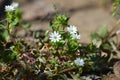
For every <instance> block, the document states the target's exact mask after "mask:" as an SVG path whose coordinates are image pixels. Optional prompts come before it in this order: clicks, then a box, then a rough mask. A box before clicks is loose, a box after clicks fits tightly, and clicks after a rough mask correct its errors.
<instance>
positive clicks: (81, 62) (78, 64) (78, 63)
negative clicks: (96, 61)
mask: <svg viewBox="0 0 120 80" xmlns="http://www.w3.org/2000/svg"><path fill="white" fill-rule="evenodd" d="M74 63H75V64H76V65H77V66H83V65H84V60H83V59H80V58H77V59H76V60H74Z"/></svg>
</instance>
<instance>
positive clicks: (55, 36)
mask: <svg viewBox="0 0 120 80" xmlns="http://www.w3.org/2000/svg"><path fill="white" fill-rule="evenodd" d="M49 36H50V38H49V39H50V40H51V42H59V41H60V39H61V35H60V34H59V33H58V32H56V31H54V32H53V33H51V34H50V35H49Z"/></svg>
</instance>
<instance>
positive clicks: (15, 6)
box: [11, 2, 19, 8]
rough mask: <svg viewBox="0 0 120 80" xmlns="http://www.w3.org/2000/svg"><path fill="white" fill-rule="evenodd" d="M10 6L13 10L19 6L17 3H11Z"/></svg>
mask: <svg viewBox="0 0 120 80" xmlns="http://www.w3.org/2000/svg"><path fill="white" fill-rule="evenodd" d="M11 6H13V7H14V8H17V7H18V6H19V3H17V2H13V3H12V4H11Z"/></svg>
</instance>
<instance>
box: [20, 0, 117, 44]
mask: <svg viewBox="0 0 120 80" xmlns="http://www.w3.org/2000/svg"><path fill="white" fill-rule="evenodd" d="M103 1H104V0H103ZM19 2H20V5H21V6H20V7H21V9H22V12H23V16H22V17H23V20H24V21H26V22H30V23H31V25H32V26H31V28H30V29H31V30H38V29H43V30H50V26H49V21H50V20H51V19H52V18H53V17H54V15H55V10H54V8H53V5H56V7H57V10H58V12H59V13H65V14H67V15H68V16H70V20H69V24H71V25H75V26H77V27H78V29H79V33H80V34H81V42H90V40H91V39H90V34H91V32H93V31H96V30H97V29H98V28H99V27H100V26H101V25H108V29H109V30H110V29H111V28H112V27H113V26H114V25H115V22H116V19H115V18H113V17H112V16H111V15H112V13H111V6H109V5H107V7H106V5H101V3H103V2H102V0H101V1H97V0H72V1H70V0H19ZM110 5H111V4H110Z"/></svg>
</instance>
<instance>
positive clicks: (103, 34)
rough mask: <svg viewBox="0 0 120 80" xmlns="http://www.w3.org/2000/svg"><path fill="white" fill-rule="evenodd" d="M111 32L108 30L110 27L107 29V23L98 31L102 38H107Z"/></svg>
mask: <svg viewBox="0 0 120 80" xmlns="http://www.w3.org/2000/svg"><path fill="white" fill-rule="evenodd" d="M108 34H109V32H108V29H107V26H106V25H102V26H101V27H100V29H99V31H98V35H99V36H100V37H101V38H105V37H107V36H108Z"/></svg>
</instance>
